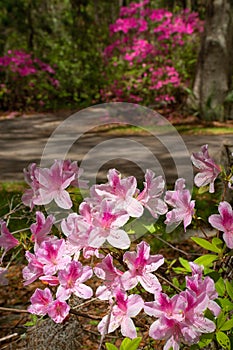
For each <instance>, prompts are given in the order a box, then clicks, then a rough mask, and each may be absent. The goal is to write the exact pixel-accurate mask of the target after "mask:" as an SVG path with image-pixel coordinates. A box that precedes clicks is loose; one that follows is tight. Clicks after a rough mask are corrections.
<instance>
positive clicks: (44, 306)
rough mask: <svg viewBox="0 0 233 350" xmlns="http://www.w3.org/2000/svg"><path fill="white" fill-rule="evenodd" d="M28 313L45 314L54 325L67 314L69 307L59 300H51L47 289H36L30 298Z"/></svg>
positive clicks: (50, 294)
mask: <svg viewBox="0 0 233 350" xmlns="http://www.w3.org/2000/svg"><path fill="white" fill-rule="evenodd" d="M30 301H31V305H30V306H29V307H28V311H29V312H30V313H32V314H36V315H40V316H45V315H46V314H48V315H49V317H51V319H52V320H53V321H54V322H56V323H61V322H62V321H63V320H64V319H65V318H66V316H67V315H68V314H69V311H70V306H69V305H68V304H67V303H66V302H65V301H61V300H59V299H56V300H53V297H52V293H51V291H50V289H49V288H45V289H44V290H42V289H40V288H37V289H36V290H35V292H34V293H33V295H32V296H31V298H30Z"/></svg>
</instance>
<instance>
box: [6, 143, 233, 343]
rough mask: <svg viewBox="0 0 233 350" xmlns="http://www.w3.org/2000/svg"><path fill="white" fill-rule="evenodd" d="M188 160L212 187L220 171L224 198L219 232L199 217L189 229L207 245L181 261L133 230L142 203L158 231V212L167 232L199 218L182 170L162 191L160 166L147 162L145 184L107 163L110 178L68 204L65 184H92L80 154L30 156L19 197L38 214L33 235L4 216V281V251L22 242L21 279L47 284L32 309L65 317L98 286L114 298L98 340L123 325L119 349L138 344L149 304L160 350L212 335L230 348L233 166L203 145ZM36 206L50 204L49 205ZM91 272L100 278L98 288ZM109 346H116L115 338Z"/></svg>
mask: <svg viewBox="0 0 233 350" xmlns="http://www.w3.org/2000/svg"><path fill="white" fill-rule="evenodd" d="M192 161H193V164H194V165H195V166H196V167H197V169H198V172H197V174H196V176H195V178H194V182H195V185H196V186H197V187H199V188H200V189H201V190H202V191H203V189H204V188H205V189H206V190H209V191H210V192H211V193H213V192H214V191H215V185H214V184H215V181H216V179H217V178H218V179H221V180H222V182H223V185H224V190H223V196H222V198H221V199H220V203H219V205H218V207H217V208H213V210H214V213H213V214H211V215H210V216H209V218H208V221H209V224H210V225H211V226H212V228H213V229H216V231H214V232H215V235H214V236H213V237H212V238H211V239H210V238H207V236H206V233H205V230H204V228H203V227H204V226H203V227H202V232H203V237H193V238H192V240H193V241H194V242H195V243H196V244H197V245H199V246H200V247H202V248H204V249H205V254H202V255H201V256H199V257H198V258H196V259H195V260H193V261H188V260H186V259H185V258H182V257H180V259H179V262H180V265H177V264H176V265H174V261H173V262H168V261H167V260H166V259H165V258H164V256H163V255H162V254H160V253H159V252H156V253H155V254H154V253H153V252H151V247H150V244H149V243H148V242H147V240H146V239H147V236H145V237H144V238H145V239H144V240H138V241H136V242H133V241H131V239H130V237H131V234H132V231H133V228H134V225H133V223H134V221H135V220H136V221H137V223H138V222H139V223H140V218H142V216H143V214H144V212H145V211H147V212H149V213H150V215H152V217H153V218H154V224H153V225H150V226H149V227H148V228H147V229H148V231H149V232H150V235H151V234H152V235H153V234H154V239H156V235H157V233H156V225H157V223H156V222H157V219H158V218H159V216H160V219H161V218H163V219H164V220H163V221H164V225H165V226H166V229H167V231H168V232H171V231H172V230H173V229H174V228H176V227H177V226H178V225H182V227H183V230H184V231H186V230H187V227H188V226H189V225H191V224H192V221H193V219H195V220H200V218H199V217H198V208H195V200H193V199H192V198H191V193H190V191H189V190H188V189H187V188H186V187H185V179H183V178H179V179H177V181H176V183H175V187H174V189H173V190H167V191H165V181H164V179H163V178H162V176H156V174H154V173H153V171H151V170H149V169H148V170H147V171H146V173H145V179H144V183H143V188H142V189H141V190H139V188H138V184H137V180H136V178H135V177H134V176H130V177H126V178H122V177H121V174H120V173H119V172H118V171H117V170H116V169H110V170H109V172H108V181H107V182H106V183H104V184H96V185H93V186H91V188H90V189H89V195H88V196H87V197H86V198H84V200H83V201H82V202H81V203H80V205H79V208H78V212H75V211H72V210H71V209H72V208H73V209H74V208H75V206H76V205H77V203H75V197H74V198H73V197H72V195H71V191H68V188H71V189H72V188H73V187H79V188H86V190H87V188H88V184H87V182H86V181H85V180H82V179H81V176H82V169H80V168H79V167H78V165H77V162H71V161H69V160H65V161H61V160H56V161H55V162H54V164H53V165H52V166H51V167H50V168H40V167H38V166H37V165H36V164H31V165H30V166H29V167H28V169H26V170H25V179H26V182H27V184H28V185H29V188H28V189H27V190H26V192H25V193H24V194H23V197H22V201H23V203H24V204H25V205H26V206H28V207H29V208H30V210H31V211H32V212H33V213H34V212H35V221H34V222H33V223H32V224H31V226H30V227H29V228H28V232H30V237H26V236H25V234H21V233H14V232H12V233H11V232H10V230H9V227H8V225H7V222H6V221H3V220H2V221H1V236H0V246H1V247H2V250H3V254H2V258H1V263H2V267H1V271H0V281H1V284H3V285H4V284H6V283H7V279H6V274H7V269H6V266H5V261H6V264H7V256H8V254H10V251H12V250H13V251H15V250H16V251H17V249H19V247H23V248H24V249H25V250H26V251H25V257H26V260H27V265H26V266H25V267H24V268H23V271H22V273H23V278H24V284H25V285H29V284H31V283H33V282H35V281H36V280H38V279H39V280H40V281H42V282H43V283H44V284H45V287H44V288H43V289H41V288H37V289H36V290H35V291H34V293H33V294H32V296H31V299H30V302H31V304H30V306H29V308H28V311H29V312H30V313H32V314H35V315H38V316H46V315H47V316H48V317H50V318H51V319H52V320H53V321H54V322H56V323H61V322H69V319H68V315H69V313H75V311H77V308H78V305H76V306H75V310H74V306H73V305H74V301H72V299H73V298H74V297H78V298H81V299H90V298H92V296H93V295H95V297H96V298H98V299H99V300H102V301H103V302H105V303H106V302H107V303H108V304H109V307H108V310H107V311H106V315H105V316H104V317H103V318H102V320H101V321H100V322H99V324H98V326H97V328H98V331H99V333H100V335H101V340H100V345H99V349H101V348H102V345H103V342H104V337H105V336H106V335H107V334H108V333H111V332H114V331H115V330H116V329H118V328H119V329H120V332H121V334H122V336H123V337H127V338H126V339H125V340H123V342H122V344H121V347H120V349H126V350H127V349H137V347H138V346H139V343H140V338H138V337H137V335H140V328H139V330H138V331H137V329H138V326H137V319H138V318H139V317H141V315H142V314H143V313H144V315H146V319H147V325H148V329H149V331H148V333H149V337H150V338H151V339H152V340H153V341H154V346H155V347H156V346H157V345H156V344H157V341H161V340H162V341H163V349H164V350H169V349H175V350H178V349H180V348H183V346H185V345H187V346H188V347H189V349H193V350H195V349H200V348H204V347H205V346H206V345H208V344H209V343H210V342H213V344H214V346H215V348H216V349H222V348H224V349H231V346H232V344H231V340H230V337H231V335H232V326H233V318H232V310H233V308H232V306H233V287H232V283H231V268H230V263H231V254H232V249H233V211H232V207H231V205H230V203H228V202H227V201H226V200H225V198H224V193H225V192H226V189H227V188H229V189H231V188H232V185H233V175H232V172H231V171H225V170H224V169H222V168H221V167H220V166H219V165H218V164H216V163H215V162H214V160H213V159H212V158H211V157H210V156H209V153H208V146H207V145H204V146H203V147H202V148H201V151H200V152H198V153H194V154H193V155H192ZM38 206H46V211H45V210H43V207H42V208H41V209H40V208H39V207H38ZM59 208H60V209H61V212H59ZM46 212H47V214H46ZM48 212H50V213H49V215H48ZM61 215H63V217H61ZM8 221H10V220H8ZM128 223H130V226H127V224H128ZM129 227H130V229H129ZM135 227H136V226H135ZM137 227H138V226H137ZM133 233H135V232H133ZM165 243H166V242H165ZM169 244H170V243H169ZM170 246H171V247H172V245H171V244H170ZM4 266H5V267H4ZM163 266H165V267H164V270H163V271H164V272H165V273H164V274H163V275H161V274H160V273H159V271H160V269H161V268H162V267H163ZM174 273H176V276H174ZM91 279H97V280H98V283H97V288H96V289H95V290H93V288H92V287H91V285H90V283H89V281H90V280H91ZM136 327H137V328H136ZM106 347H107V349H110V350H111V349H117V348H116V346H115V345H113V344H110V343H107V344H106ZM155 347H154V348H155Z"/></svg>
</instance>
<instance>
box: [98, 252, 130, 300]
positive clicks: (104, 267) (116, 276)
mask: <svg viewBox="0 0 233 350" xmlns="http://www.w3.org/2000/svg"><path fill="white" fill-rule="evenodd" d="M94 272H95V274H96V276H97V277H98V278H101V279H102V280H104V285H103V286H99V287H98V288H97V290H96V296H97V298H99V299H100V300H108V299H110V298H111V297H112V296H114V295H115V294H116V292H117V291H118V290H119V289H122V290H124V288H123V285H122V281H121V276H122V274H123V272H122V271H120V270H118V269H117V268H116V267H115V266H114V265H113V257H112V256H111V255H110V254H108V255H106V257H105V258H104V259H103V260H102V261H101V263H98V264H97V265H96V266H95V267H94Z"/></svg>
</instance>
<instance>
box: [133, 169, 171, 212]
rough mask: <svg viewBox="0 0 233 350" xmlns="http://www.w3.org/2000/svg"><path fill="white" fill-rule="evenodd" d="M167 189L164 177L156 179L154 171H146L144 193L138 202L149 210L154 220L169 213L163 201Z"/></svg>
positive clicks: (140, 195) (138, 198)
mask: <svg viewBox="0 0 233 350" xmlns="http://www.w3.org/2000/svg"><path fill="white" fill-rule="evenodd" d="M164 187H165V181H164V179H163V178H162V176H157V177H155V174H154V172H153V171H152V170H148V169H147V170H146V173H145V182H144V189H143V191H142V192H141V193H140V194H139V195H138V196H137V200H138V201H139V202H140V203H142V205H143V206H144V207H145V208H147V209H148V210H149V212H150V213H151V215H152V216H153V217H154V218H157V217H158V215H163V214H165V213H166V212H167V205H166V203H164V201H163V200H162V199H161V196H162V194H163V191H164Z"/></svg>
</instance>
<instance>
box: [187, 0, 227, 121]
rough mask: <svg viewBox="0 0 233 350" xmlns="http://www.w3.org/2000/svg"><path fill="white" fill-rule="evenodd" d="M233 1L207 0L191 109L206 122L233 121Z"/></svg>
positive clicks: (190, 102)
mask: <svg viewBox="0 0 233 350" xmlns="http://www.w3.org/2000/svg"><path fill="white" fill-rule="evenodd" d="M232 54H233V0H207V2H206V20H205V29H204V33H203V37H202V43H201V49H200V53H199V57H198V64H197V71H196V77H195V81H194V86H193V94H194V96H193V97H191V98H189V101H188V103H189V106H192V107H194V108H195V109H197V110H198V111H199V112H200V117H201V118H202V119H204V120H225V119H228V118H233V115H231V114H233V113H232V112H233V109H232V112H230V109H231V108H230V105H231V104H232V103H226V97H227V95H228V94H229V92H230V90H231V87H232V81H231V77H232V73H233V69H232V68H233V64H232Z"/></svg>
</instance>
